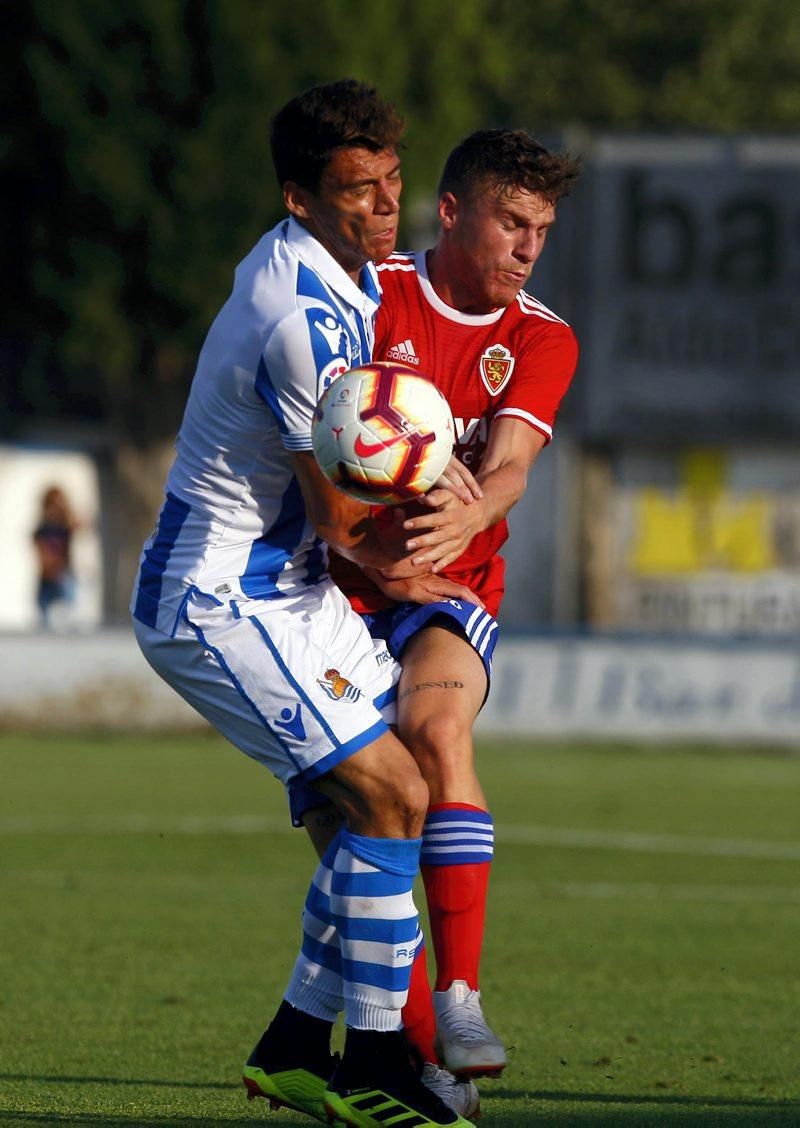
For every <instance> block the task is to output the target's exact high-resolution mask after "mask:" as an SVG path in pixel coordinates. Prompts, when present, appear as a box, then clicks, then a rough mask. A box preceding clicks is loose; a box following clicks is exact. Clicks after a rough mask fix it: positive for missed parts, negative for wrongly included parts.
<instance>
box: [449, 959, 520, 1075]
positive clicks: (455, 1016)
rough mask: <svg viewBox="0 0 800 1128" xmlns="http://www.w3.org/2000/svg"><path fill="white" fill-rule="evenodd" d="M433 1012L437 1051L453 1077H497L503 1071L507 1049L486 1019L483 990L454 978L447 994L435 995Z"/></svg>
mask: <svg viewBox="0 0 800 1128" xmlns="http://www.w3.org/2000/svg"><path fill="white" fill-rule="evenodd" d="M433 1009H434V1011H435V1013H436V1052H437V1054H438V1055H439V1060H440V1061H441V1062H442V1063H443V1064H444V1065H445V1066H446V1067H447V1069H449V1070H450V1072H451V1073H452V1074H454V1075H455V1076H456V1077H457V1078H465V1077H497V1076H499V1075H500V1074H501V1073H502V1072H503V1070H504V1069H505V1067H506V1051H505V1047H504V1045H503V1043H502V1042H501V1041H500V1039H499V1038H498V1037H497V1035H496V1034H495V1033H494V1032H493V1031H492V1030H491V1029H490V1027H489V1025H488V1023H487V1022H486V1019H485V1018H484V1017H483V1011H482V1010H481V993H480V991H473V990H472V989H471V988H470V987H469V986H468V985H467V984H466V983H465V982H464V980H463V979H454V980H453V982H452V983H451V984H450V986H449V987H448V989H447V990H446V991H434V992H433Z"/></svg>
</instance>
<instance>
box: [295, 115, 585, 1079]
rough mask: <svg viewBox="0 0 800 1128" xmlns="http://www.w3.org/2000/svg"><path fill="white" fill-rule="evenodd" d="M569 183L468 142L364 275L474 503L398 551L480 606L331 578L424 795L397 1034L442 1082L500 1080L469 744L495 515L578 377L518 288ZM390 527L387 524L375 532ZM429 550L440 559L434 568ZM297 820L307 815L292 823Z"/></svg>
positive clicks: (426, 518) (413, 521)
mask: <svg viewBox="0 0 800 1128" xmlns="http://www.w3.org/2000/svg"><path fill="white" fill-rule="evenodd" d="M577 175H578V166H577V164H576V162H574V161H573V160H571V159H570V158H569V157H568V156H566V155H558V154H553V153H550V152H548V151H547V150H546V149H545V148H543V147H542V146H541V145H539V144H538V143H537V142H536V141H535V140H534V139H533V138H532V137H530V135H529V134H527V133H525V132H523V131H519V130H482V131H479V132H477V133H474V134H472V135H471V136H469V137H467V138H466V139H465V140H464V141H463V142H462V143H461V144H460V145H459V146H457V147H456V149H455V150H454V151H453V152H452V153H451V155H450V157H449V158H448V160H447V162H446V165H445V169H444V172H443V175H442V178H441V182H440V194H439V205H438V211H439V220H440V234H439V239H438V242H437V244H436V246H435V247H434V248H433V249H431V250H429V251H427V252H422V253H418V254H413V255H412V254H393V255H392V256H390V257H389V258H388V259H387V260H386V261H385V262H383V263H381V264H380V265H379V268H378V271H379V277H380V280H381V286H382V289H383V300H382V304H381V307H380V311H379V314H378V321H377V326H376V350H375V356H376V358H378V359H395V360H400V361H402V362H403V363H406V364H409V365H411V366H413V367H414V368H415V370H417V371H419V372H420V373H422V374H423V375H427V376H429V377H431V378H432V379H433V380H434V382H435V383H436V384H437V386H438V387H439V388H440V389H441V390H442V391H443V392H444V393H445V395H446V396H447V398H448V401H449V403H450V406H451V408H452V411H453V415H454V417H455V420H456V429H457V433H458V445H457V454H458V457H459V458H460V459H461V461H462V462H463V463H464V464H466V465H467V466H468V467H469V468H470V469H471V470H472V471H473V473H474V474H475V477H476V479H477V481H478V483H479V484H480V486H481V489H482V497H480V498H479V499H478V500H473V501H472V502H471V504H464V503H463V502H462V501H461V500H459V499H457V498H456V497H454V496H453V495H448V494H446V493H444V492H443V491H437V492H435V493H431V494H430V495H428V499H427V501H428V507H427V508H426V507H425V506H424V505H422V506H419V507H418V511H417V512H416V513H413V512H411V511H410V510H409V511H407V512H406V520H405V523H404V528H405V529H406V531H407V533H408V537H409V539H408V541H407V544H406V547H407V548H408V549H409V550H410V551H411V552H413V553H414V556H413V560H414V562H415V563H419V564H424V563H426V562H427V563H431V564H432V566H433V570H434V572H436V573H437V574H439V575H445V576H448V577H449V578H451V579H453V580H457V581H458V582H459V583H462V584H463V585H464V586H465V587H468V588H469V589H471V590H472V591H473V592H474V593H475V594H476V595H477V596H478V597H479V598H480V600H481V601H482V604H483V606H480V605H476V604H475V603H474V602H468V601H463V600H450V601H443V602H441V603H428V604H426V605H425V606H416V605H414V604H413V603H411V602H408V599H409V597H408V595H407V594H406V593H405V591H404V584H403V583H402V582H401V583H398V582H391V581H390V580H389V579H388V577H387V576H386V575H385V574H382V573H381V570H380V569H373V568H365V569H360V568H358V567H356V566H355V565H353V564H352V562H350V561H347V560H343V559H338V560H335V561H334V564H335V567H333V568H332V572H333V575H334V578H335V579H336V582H337V583H338V584H339V585H340V587H342V589H343V590H344V591H345V592H346V593H347V594H348V596H349V598H350V600H351V602H352V604H353V606H354V607H355V608H356V609H357V610H358V611H360V612H361V613H362V614H363V615H364V616H365V618H366V620H367V621H368V622H369V624H370V625H371V629H372V630H373V632H374V633H375V635H376V636H378V637H384V638H386V639H387V641H388V644H389V649H390V651H391V653H392V654H394V655H395V656H396V657H397V658H399V659H400V661H401V663H402V666H403V673H402V676H401V679H400V686H399V697H398V722H399V732H400V735H401V737H402V739H403V740H404V742H405V743H406V744H407V745H408V747H409V748H410V749H411V750H412V752H413V754H414V756H415V758H416V760H417V762H418V764H419V765H420V768H421V770H422V774H423V776H424V777H425V779H426V781H427V783H428V787H429V789H430V806H429V808H428V815H427V819H426V822H425V826H424V829H423V844H422V854H421V858H422V872H423V877H424V882H425V890H426V896H427V901H428V908H429V914H430V922H431V932H432V939H433V946H434V950H435V955H436V983H435V990H434V993H433V1008H432V1007H431V1000H430V988H429V987H428V983H427V977H426V974H425V965H424V958H423V957H422V956H420V957H419V958H418V960H417V961H416V963H415V968H414V973H413V976H412V984H411V994H410V996H409V1001H408V1004H407V1006H406V1008H405V1010H404V1015H403V1017H404V1025H405V1027H406V1032H407V1036H408V1037H409V1038H410V1040H411V1041H412V1042H414V1044H415V1045H416V1047H417V1049H418V1051H419V1053H420V1055H421V1057H422V1058H423V1060H425V1061H426V1062H428V1063H433V1062H435V1061H436V1060H437V1059H438V1060H439V1061H441V1062H443V1063H444V1064H445V1065H446V1066H447V1068H448V1069H449V1070H450V1071H451V1072H452V1073H454V1074H455V1075H456V1076H458V1077H459V1078H470V1077H478V1076H481V1075H487V1076H497V1075H498V1074H499V1073H500V1072H501V1071H502V1070H503V1068H504V1066H505V1064H506V1054H505V1049H504V1047H503V1043H502V1042H501V1040H500V1039H499V1038H498V1037H497V1036H496V1035H495V1034H494V1033H493V1031H492V1030H491V1028H490V1027H489V1026H488V1024H487V1022H486V1020H485V1018H484V1016H483V1012H482V1007H481V998H480V990H479V958H480V951H481V944H482V939H483V932H484V919H485V910H486V894H487V885H488V878H489V870H490V865H491V860H492V854H493V824H492V818H491V815H490V813H489V811H488V809H487V802H486V797H485V795H484V792H483V789H482V788H481V785H480V782H479V779H478V776H477V774H476V771H475V767H474V762H473V745H472V735H471V734H472V725H473V722H474V720H475V718H476V716H477V714H478V712H479V710H480V708H481V706H482V704H483V701H484V700H485V697H486V694H487V692H488V687H489V679H490V674H491V654H492V650H493V648H494V644H495V642H496V638H497V633H496V627H497V624H496V622H495V619H494V616H495V615H496V613H497V611H498V608H499V606H500V601H501V599H502V595H503V567H504V565H503V560H502V558H501V557H500V556H499V555H498V551H499V549H500V547H501V546H502V544H503V543H504V541H505V540H506V538H507V535H508V529H507V525H506V520H505V518H506V514H507V513H508V511H509V510H510V509H511V507H512V506H513V505H514V503H515V502H516V501H517V500H518V499H519V498H520V496H521V495H522V493H523V491H524V489H525V485H526V481H527V476H528V472H529V470H530V468H531V466H532V465H533V463H534V461H535V459H536V456H537V455H538V453H539V451H540V450H541V449H542V448H543V447H544V446H545V444H546V443H548V442H549V441H550V440H551V438H552V433H553V423H554V420H555V415H556V411H557V409H558V406H559V404H560V402H561V399H562V397H563V395H564V393H565V391H566V389H567V387H568V385H569V383H570V381H571V379H572V376H573V373H574V370H575V365H576V361H577V344H576V341H575V337H574V335H573V333H572V330H571V329H570V328H569V326H568V325H567V324H566V323H565V322H564V321H563V320H562V319H561V318H560V317H558V316H557V315H556V314H555V313H553V312H552V311H551V310H549V309H547V307H546V306H544V305H543V304H542V303H541V302H539V301H537V300H536V299H535V298H534V297H532V296H531V295H530V294H528V293H526V292H525V290H524V289H523V287H524V286H525V284H526V283H527V281H528V278H529V276H530V274H531V270H532V269H533V266H534V264H535V262H536V260H537V259H538V257H539V255H540V254H541V252H542V249H543V247H544V245H545V240H546V238H547V234H548V232H549V231H550V229H551V227H552V226H553V224H554V222H555V218H556V204H557V201H558V200H559V199H560V198H561V197H562V196H564V195H565V194H567V192H568V191H569V189H570V187H571V185H572V184H573V182H574V180H575V178H576V176H577ZM393 519H394V516H393V515H392V514H391V512H387V513H386V520H387V528H389V527H391V526H390V524H389V522H391V521H392V520H393ZM453 542H455V543H453ZM445 543H447V544H448V548H447V550H446V552H445V554H444V555H443V556H442V555H437V554H438V553H439V552H440V550H441V548H442V545H443V544H445ZM451 546H452V547H451ZM309 802H310V799H309ZM313 818H314V813H313V812H309V814H308V816H307V820H306V821H307V823H309V822H311V821H312V820H313ZM434 1014H435V1021H434Z"/></svg>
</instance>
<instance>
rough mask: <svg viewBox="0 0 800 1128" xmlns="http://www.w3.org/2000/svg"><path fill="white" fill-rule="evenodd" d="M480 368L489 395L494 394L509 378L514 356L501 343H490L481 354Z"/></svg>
mask: <svg viewBox="0 0 800 1128" xmlns="http://www.w3.org/2000/svg"><path fill="white" fill-rule="evenodd" d="M480 369H481V379H482V380H483V382H484V384H485V385H486V388H487V390H488V392H489V395H492V396H496V395H497V394H498V392H500V391H502V389H503V388H504V387H505V386H506V384H507V383H508V381H509V379H510V378H511V373H512V372H513V371H514V357H513V356H512V355H511V353H510V352H509V350H508V349H507V348H505V347H504V346H503V345H492V346H491V347H490V348H488V349H487V350H486V352H485V353H484V354H483V355H482V356H481V363H480Z"/></svg>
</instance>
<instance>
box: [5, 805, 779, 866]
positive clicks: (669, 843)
mask: <svg viewBox="0 0 800 1128" xmlns="http://www.w3.org/2000/svg"><path fill="white" fill-rule="evenodd" d="M292 829H293V828H292V827H291V826H290V824H289V820H288V817H287V818H285V819H283V818H271V817H268V816H265V815H161V816H160V815H153V814H131V813H128V814H124V815H95V814H91V815H90V814H87V815H74V816H73V815H27V816H19V817H10V818H0V835H16V834H65V835H73V834H181V835H183V834H186V835H211V834H265V833H269V834H276V833H287V834H288V833H290V832H291V831H292ZM496 837H497V841H498V842H501V843H502V842H508V843H511V844H514V845H519V846H561V847H565V848H569V849H574V848H577V849H592V850H597V849H600V850H621V851H624V852H628V853H639V854H684V855H689V856H691V857H718V858H749V859H759V858H763V859H765V860H769V861H787V862H795V861H800V842H769V841H759V840H757V839H750V838H713V837H701V836H696V835H676V834H643V833H639V832H636V831H606V830H590V829H581V828H575V827H552V826H525V825H514V824H504V825H503V824H501V825H500V826H498V827H497V828H496Z"/></svg>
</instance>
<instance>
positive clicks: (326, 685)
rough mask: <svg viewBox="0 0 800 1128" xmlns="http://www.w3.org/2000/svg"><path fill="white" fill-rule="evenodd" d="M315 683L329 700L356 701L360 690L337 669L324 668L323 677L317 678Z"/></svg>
mask: <svg viewBox="0 0 800 1128" xmlns="http://www.w3.org/2000/svg"><path fill="white" fill-rule="evenodd" d="M317 685H321V686H322V688H323V689H324V690H325V692H326V693H327V695H328V697H330V699H331V701H358V699H359V697H360V696H361V690H360V689H356V687H355V686H354V685H353V683H352V682H351V681H348V680H347V678H345V677H342V675H341V674H340V673H339V671H338V670H334V669H330V670H326V671H325V676H324V678H317Z"/></svg>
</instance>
